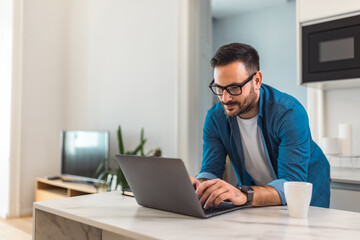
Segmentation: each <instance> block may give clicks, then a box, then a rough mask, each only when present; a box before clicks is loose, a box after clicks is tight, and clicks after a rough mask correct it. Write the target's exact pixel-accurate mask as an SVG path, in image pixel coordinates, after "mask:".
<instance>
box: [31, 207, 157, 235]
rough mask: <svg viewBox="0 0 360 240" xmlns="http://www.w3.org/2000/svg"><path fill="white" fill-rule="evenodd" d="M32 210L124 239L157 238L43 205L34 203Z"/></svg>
mask: <svg viewBox="0 0 360 240" xmlns="http://www.w3.org/2000/svg"><path fill="white" fill-rule="evenodd" d="M33 208H34V209H35V210H41V211H44V212H47V213H51V214H54V215H57V216H60V217H63V218H67V219H70V220H73V221H77V222H80V223H83V224H87V225H90V226H92V227H96V228H100V229H102V230H105V231H109V232H112V233H117V234H120V235H123V236H126V237H130V238H134V239H144V240H154V239H157V238H152V237H149V236H146V235H143V234H140V233H138V232H134V231H131V230H128V229H125V228H122V227H120V226H113V225H110V224H106V223H103V222H99V221H96V220H94V219H89V218H87V217H82V216H79V215H76V214H72V213H69V212H64V211H61V210H58V209H55V208H51V207H47V206H45V205H41V204H38V203H36V202H34V204H33Z"/></svg>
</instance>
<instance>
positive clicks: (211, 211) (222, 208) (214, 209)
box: [204, 202, 238, 215]
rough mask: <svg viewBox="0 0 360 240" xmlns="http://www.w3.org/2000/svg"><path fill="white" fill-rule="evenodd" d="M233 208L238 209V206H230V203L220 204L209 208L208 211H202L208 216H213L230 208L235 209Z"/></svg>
mask: <svg viewBox="0 0 360 240" xmlns="http://www.w3.org/2000/svg"><path fill="white" fill-rule="evenodd" d="M235 207H238V206H236V205H234V204H232V203H231V202H221V203H220V204H219V205H217V206H216V207H210V208H208V209H204V213H205V214H206V215H209V214H214V213H217V212H223V211H225V210H228V209H232V208H235Z"/></svg>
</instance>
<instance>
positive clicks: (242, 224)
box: [34, 191, 360, 240]
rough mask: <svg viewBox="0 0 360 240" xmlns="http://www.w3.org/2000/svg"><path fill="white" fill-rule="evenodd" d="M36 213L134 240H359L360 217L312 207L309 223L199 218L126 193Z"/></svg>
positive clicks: (244, 215) (271, 217) (238, 214)
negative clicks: (158, 207)
mask: <svg viewBox="0 0 360 240" xmlns="http://www.w3.org/2000/svg"><path fill="white" fill-rule="evenodd" d="M34 208H35V209H38V210H42V211H46V212H49V213H52V214H55V215H59V216H62V217H65V218H68V219H71V220H75V221H78V222H81V223H84V224H87V225H91V226H94V227H97V228H101V229H104V230H106V231H110V232H114V233H117V234H120V235H124V236H127V237H132V238H135V239H197V240H200V239H205V240H211V239H301V240H303V239H360V213H355V212H346V211H339V210H333V209H325V208H317V207H310V211H309V217H308V219H296V218H289V217H288V212H287V207H286V206H285V207H284V206H277V207H263V208H248V209H241V210H238V211H235V212H230V213H226V214H223V215H220V216H216V217H213V218H210V219H198V218H194V217H188V216H184V215H180V214H175V213H170V212H164V211H160V210H154V209H149V208H145V207H142V206H139V205H138V204H137V203H136V201H135V199H134V198H131V197H125V196H123V195H121V192H119V191H118V192H108V193H99V194H91V195H86V196H80V197H72V198H64V199H58V200H51V201H44V202H36V203H34Z"/></svg>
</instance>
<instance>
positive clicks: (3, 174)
mask: <svg viewBox="0 0 360 240" xmlns="http://www.w3.org/2000/svg"><path fill="white" fill-rule="evenodd" d="M12 9H13V6H12V1H10V0H0V79H1V80H0V112H1V118H0V133H1V134H0V189H1V190H2V194H1V195H0V216H1V217H5V216H6V213H7V210H8V193H9V192H8V191H9V186H8V183H9V150H10V144H9V143H10V99H11V61H12V57H11V49H12V48H11V47H12V27H11V26H12V17H13V15H12Z"/></svg>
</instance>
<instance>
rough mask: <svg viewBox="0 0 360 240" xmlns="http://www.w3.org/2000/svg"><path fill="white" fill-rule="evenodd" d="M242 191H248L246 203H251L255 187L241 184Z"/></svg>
mask: <svg viewBox="0 0 360 240" xmlns="http://www.w3.org/2000/svg"><path fill="white" fill-rule="evenodd" d="M238 188H239V189H240V191H241V192H243V193H246V195H247V201H246V203H245V205H251V204H252V202H253V199H254V189H253V188H252V187H250V186H245V185H241V186H239V187H238Z"/></svg>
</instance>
